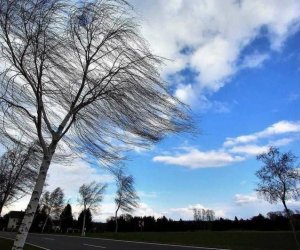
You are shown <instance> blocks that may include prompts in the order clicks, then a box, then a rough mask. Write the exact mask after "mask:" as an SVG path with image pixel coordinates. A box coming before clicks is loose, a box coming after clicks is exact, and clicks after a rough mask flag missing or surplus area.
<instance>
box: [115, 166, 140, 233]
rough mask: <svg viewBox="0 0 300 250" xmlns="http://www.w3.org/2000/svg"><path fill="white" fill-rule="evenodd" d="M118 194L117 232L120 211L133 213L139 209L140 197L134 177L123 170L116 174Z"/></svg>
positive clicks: (116, 202) (116, 200)
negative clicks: (135, 186)
mask: <svg viewBox="0 0 300 250" xmlns="http://www.w3.org/2000/svg"><path fill="white" fill-rule="evenodd" d="M115 176H116V183H117V192H116V198H115V204H116V207H117V208H116V212H115V223H116V227H115V232H116V233H117V232H118V211H119V210H122V211H124V212H127V213H129V212H132V211H133V210H134V209H135V208H137V207H138V201H139V197H138V195H137V193H136V191H135V188H134V178H133V176H132V175H126V174H125V173H124V170H123V169H122V168H120V169H118V170H117V172H116V173H115Z"/></svg>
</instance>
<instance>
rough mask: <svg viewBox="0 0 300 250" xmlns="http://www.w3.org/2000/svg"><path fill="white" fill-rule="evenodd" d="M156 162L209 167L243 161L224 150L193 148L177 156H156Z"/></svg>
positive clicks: (191, 166) (193, 167) (189, 166)
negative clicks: (203, 150)
mask: <svg viewBox="0 0 300 250" xmlns="http://www.w3.org/2000/svg"><path fill="white" fill-rule="evenodd" d="M153 160H154V161H155V162H163V163H166V164H173V165H179V166H184V167H188V168H192V169H195V168H207V167H222V166H225V165H229V164H232V163H236V162H240V161H243V160H244V158H243V157H241V156H233V155H231V154H229V153H226V152H222V151H214V150H212V151H205V152H202V151H200V150H198V149H194V148H193V149H191V150H189V151H188V152H187V153H182V154H178V155H175V156H155V157H154V158H153Z"/></svg>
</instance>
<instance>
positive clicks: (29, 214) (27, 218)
mask: <svg viewBox="0 0 300 250" xmlns="http://www.w3.org/2000/svg"><path fill="white" fill-rule="evenodd" d="M53 153H54V151H53V152H52V153H50V154H48V155H44V158H43V161H42V164H41V167H40V171H39V175H38V178H37V181H36V184H35V186H34V190H33V192H32V195H31V198H30V201H29V204H28V206H27V208H26V210H25V215H24V218H23V220H22V223H21V225H20V227H19V230H18V233H17V236H16V238H15V241H14V245H13V247H12V250H23V248H24V245H25V242H26V239H27V236H28V232H29V229H30V226H31V224H32V221H33V218H34V215H35V212H36V209H37V206H38V204H39V200H40V198H41V195H42V191H43V187H44V184H45V180H46V176H47V172H48V169H49V166H50V163H51V159H52V156H53Z"/></svg>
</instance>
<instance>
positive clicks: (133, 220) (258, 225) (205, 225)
mask: <svg viewBox="0 0 300 250" xmlns="http://www.w3.org/2000/svg"><path fill="white" fill-rule="evenodd" d="M293 219H294V222H295V225H296V229H298V230H300V214H294V215H293ZM141 221H143V226H142V227H141ZM102 230H103V231H113V230H114V218H110V219H109V220H107V222H106V223H104V224H102ZM197 230H214V231H224V230H259V231H275V230H290V228H289V221H288V218H287V217H286V216H285V215H284V214H282V213H281V212H270V213H268V216H267V217H265V216H263V215H261V214H259V215H257V216H254V217H252V218H251V219H246V220H245V219H238V218H237V217H235V219H234V220H230V219H223V218H218V219H214V220H213V221H208V220H197V221H195V220H193V221H184V220H179V221H176V220H172V219H167V218H166V217H162V218H158V219H155V218H154V217H152V216H148V217H132V216H130V215H121V216H120V217H119V231H120V232H137V231H145V232H154V231H155V232H167V231H169V232H170V231H197Z"/></svg>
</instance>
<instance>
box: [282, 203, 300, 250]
mask: <svg viewBox="0 0 300 250" xmlns="http://www.w3.org/2000/svg"><path fill="white" fill-rule="evenodd" d="M282 203H283V206H284V209H285V212H286V214H287V216H288V219H289V222H290V226H291V228H292V232H293V236H294V239H295V242H296V245H297V249H298V250H300V244H299V241H298V239H297V234H296V230H295V226H294V223H293V220H292V216H291V214H290V211H289V209H288V208H287V206H286V204H285V200H282Z"/></svg>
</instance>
